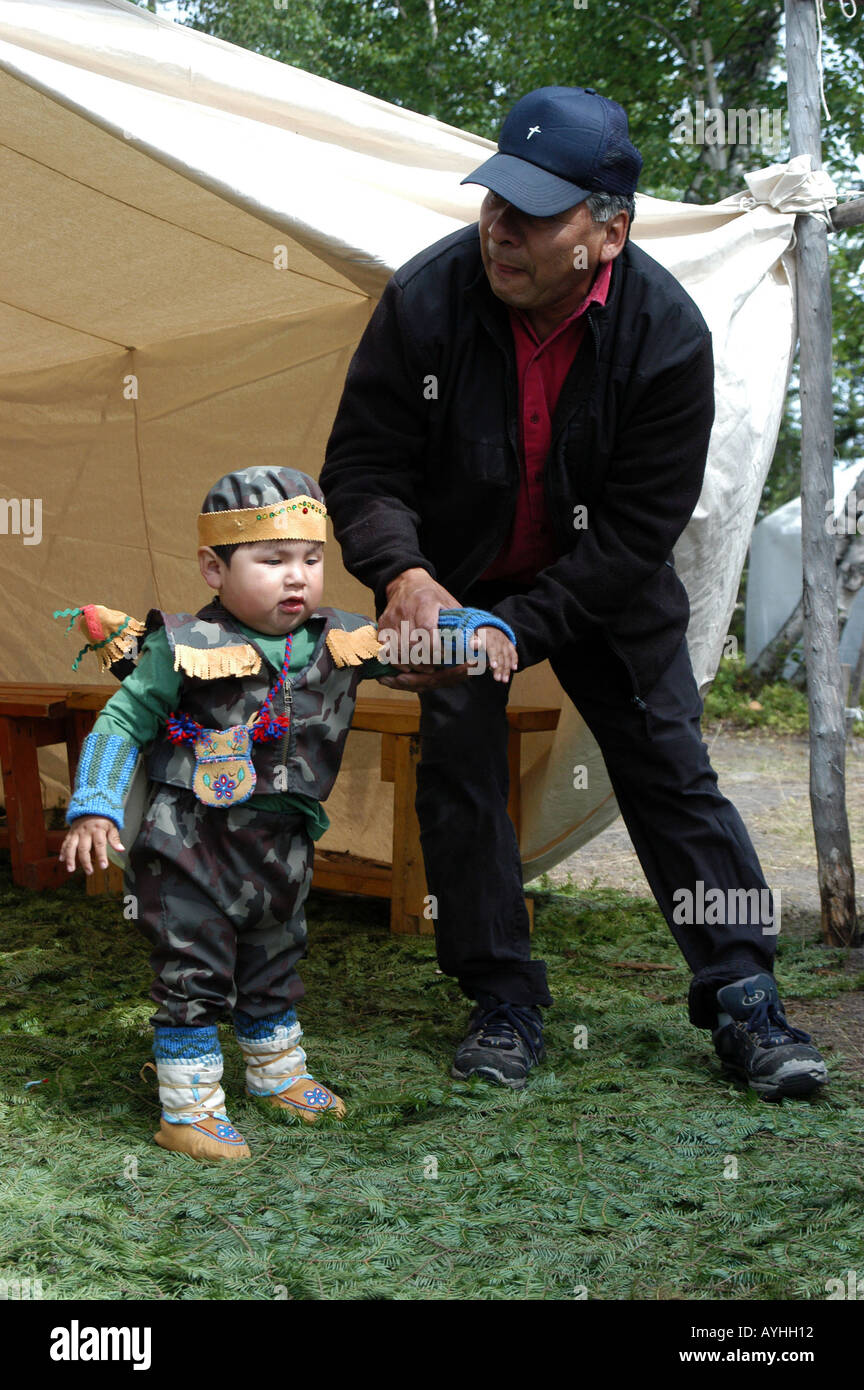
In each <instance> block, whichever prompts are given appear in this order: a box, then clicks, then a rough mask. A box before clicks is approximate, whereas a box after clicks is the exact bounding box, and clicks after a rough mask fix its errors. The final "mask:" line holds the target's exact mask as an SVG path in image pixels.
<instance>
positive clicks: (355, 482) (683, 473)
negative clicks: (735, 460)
mask: <svg viewBox="0 0 864 1390" xmlns="http://www.w3.org/2000/svg"><path fill="white" fill-rule="evenodd" d="M586 318H587V320H588V324H589V327H588V328H587V329H586V332H585V336H584V339H583V342H582V346H581V348H580V350H579V352H578V354H577V356H576V359H575V361H574V363H573V366H572V368H571V370H570V372H569V374H568V376H567V379H566V381H565V383H564V386H563V388H562V391H561V395H560V398H559V400H558V405H557V408H556V410H555V413H554V417H553V422H552V443H551V447H550V451H549V455H548V457H547V461H546V469H545V487H546V495H547V500H548V503H549V510H550V513H551V516H552V518H553V521H554V525H555V528H556V535H557V539H558V541H559V543H560V546H561V550H562V552H563V553H562V555H561V558H560V559H558V560H557V561H556V562H555V563H554V564H552V565H550V566H549V567H548V568H547V569H545V570H543V571H542V572H541V573H540V574H539V575H538V576H537V578H536V579H535V580H534V581H533V582H532V583H531V584H530V587H528V586H526V587H525V588H524V591H523V592H519V593H514V594H512V595H511V596H508V597H506V598H504V599H502V600H501V601H500V602H499V603H497V604H496V605H495V612H496V613H497V614H498V615H499V617H502V618H504V619H505V620H506V621H507V622H508V623H509V624H510V625H511V627H512V628H513V629H514V631H515V633H516V638H517V644H518V652H519V658H520V666H531V665H533V664H534V663H535V662H538V661H542V660H543V659H544V658H546V657H548V656H549V655H551V654H552V653H554V652H556V651H558V650H560V648H561V647H563V646H564V645H565V644H568V643H572V642H575V641H578V640H579V639H581V638H584V637H586V636H587V635H589V634H591V633H592V632H596V631H597V630H598V629H600V630H602V632H603V634H604V636H605V638H606V639H607V640H608V641H609V642H610V643H611V645H612V647H613V649H614V650H615V651H616V652H617V653H618V655H619V656H620V657H622V659H623V660H624V661H625V663H626V665H627V667H628V669H629V672H630V677H631V681H632V683H633V689H634V694H635V695H636V696H637V697H638V696H639V693H640V691H642V692H644V691H647V690H649V689H650V687H651V686H652V685H653V684H654V682H655V681H656V680H657V678H658V677H659V675H660V674H661V672H662V671H663V669H664V668H665V666H666V664H667V663H668V661H669V659H670V658H671V656H672V655H673V653H674V652H675V651H676V649H677V647H678V645H679V644H680V641H681V638H682V637H683V635H684V633H685V631H686V627H687V620H688V617H689V612H690V608H689V603H688V600H687V595H686V592H685V590H684V586H683V585H682V583H681V581H680V580H679V578H678V576H677V575H676V573H675V570H674V567H673V564H672V559H671V554H672V547H673V546H674V544H675V542H676V541H677V539H678V537H679V536H680V534H681V532H682V531H683V529H684V527H685V526H686V524H687V522H688V521H689V519H690V516H691V514H692V512H693V509H694V507H695V505H696V502H697V500H698V498H699V493H700V491H701V488H702V478H703V474H704V471H705V458H706V453H707V449H708V436H709V434H710V431H711V424H712V421H713V418H714V392H713V384H714V364H713V357H712V352H711V335H710V333H709V331H708V327H707V325H706V324H705V321H704V320H703V318H702V315H701V314H700V313H699V310H698V309H697V308H696V305H695V304H694V303H693V300H692V299H691V298H690V296H689V295H688V294H687V293H686V291H685V290H683V289H682V287H681V286H680V285H679V284H678V282H677V280H676V279H675V278H674V276H672V275H670V274H669V272H668V271H667V270H664V268H663V267H662V266H661V265H659V264H658V263H657V261H655V260H653V259H652V257H651V256H648V255H646V253H645V252H644V251H642V250H640V248H639V247H637V246H634V245H633V243H632V242H628V243H627V244H626V245H625V247H624V249H623V251H622V252H621V253H620V255H619V256H618V257H617V258H616V260H615V261H614V262H613V264H612V278H611V282H610V286H609V293H608V296H607V300H606V303H605V305H600V304H597V303H592V304H591V305H590V306H589V307H588V309H587V310H586ZM518 405H519V402H518V389H517V381H516V357H515V350H514V346H513V338H512V332H511V329H510V322H509V318H508V313H507V309H506V306H505V305H504V304H503V303H502V302H501V301H500V300H499V299H498V298H497V297H496V296H495V295H494V294H493V293H492V290H491V289H490V287H489V282H488V279H487V277H486V273H485V270H484V269H483V263H482V261H481V258H480V243H479V237H478V231H477V226H476V224H475V225H473V226H471V227H466V228H465V229H463V230H460V231H458V232H456V233H454V234H453V235H451V236H448V237H445V238H444V239H443V240H442V241H439V242H436V244H435V245H434V246H430V247H428V248H427V249H426V250H425V251H423V252H421V253H420V255H418V256H415V257H414V258H413V260H410V261H408V263H407V264H406V265H404V266H403V267H402V268H401V270H398V271H397V272H396V274H395V275H394V276H392V278H391V279H390V281H389V282H388V284H387V287H386V289H385V291H384V294H383V296H382V298H381V301H380V303H379V304H378V306H377V308H376V310H375V312H374V314H373V316H372V318H371V320H370V322H369V324H368V326H367V328H366V331H365V333H364V335H363V338H362V339H361V341H360V344H359V346H358V348H357V351H356V352H355V354H354V357H353V359H352V362H351V365H350V367H349V369H348V375H347V378H346V382H345V389H344V392H343V395H342V400H341V403H340V406H339V410H338V413H337V416H336V421H335V423H334V426H333V430H332V433H331V435H330V439H329V442H328V446H327V458H326V462H325V465H324V469H323V471H322V473H321V480H320V481H321V486H322V488H323V489H324V493H325V496H326V498H327V506H328V509H329V511H330V514H331V516H332V518H333V525H334V529H335V534H336V539H337V540H338V542H339V543H340V545H341V546H342V550H343V556H344V561H345V565H346V567H347V568H348V570H349V571H350V573H351V574H353V575H355V576H356V577H357V578H358V579H360V580H362V581H363V583H364V584H367V585H368V586H369V587H370V588H371V589H373V590H374V592H375V601H376V605H377V609H378V612H379V614H380V612H381V611H382V609H383V608H384V607H385V606H386V602H387V598H386V592H385V589H386V585H387V584H388V583H389V582H390V580H392V579H394V578H395V577H396V575H398V574H400V573H401V572H402V571H403V570H405V569H411V568H414V567H421V568H423V569H426V570H428V571H429V573H430V574H432V575H433V576H434V577H435V578H436V579H438V581H439V582H440V583H441V584H443V585H444V587H445V588H447V589H449V590H450V592H451V593H453V594H454V595H455V596H456V597H457V598H458V599H460V601H461V599H462V595H463V594H464V592H465V591H466V590H467V589H468V588H469V587H470V585H471V584H472V583H473V582H474V581H475V580H476V579H477V578H478V577H479V576H480V575H481V574H482V573H483V571H484V570H485V569H486V567H487V566H488V565H489V563H490V562H491V560H492V559H493V557H494V556H495V555H496V554H497V553H498V551H499V549H500V548H501V545H502V543H503V542H504V540H505V538H506V537H507V535H508V534H509V530H510V526H511V523H512V520H513V514H514V510H515V505H516V498H517V493H518V487H519V455H518V428H519V424H518ZM577 507H585V508H587V517H586V516H585V515H584V514H582V513H578V512H576V511H575V508H577ZM574 521H575V522H576V523H577V524H576V525H574ZM583 521H584V522H585V525H584V529H583V528H582V527H581V525H580V524H579V523H581V522H583Z"/></svg>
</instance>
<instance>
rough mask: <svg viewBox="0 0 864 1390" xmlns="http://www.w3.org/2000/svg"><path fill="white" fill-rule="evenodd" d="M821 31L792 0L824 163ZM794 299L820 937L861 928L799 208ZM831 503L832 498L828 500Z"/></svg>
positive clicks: (802, 116)
mask: <svg viewBox="0 0 864 1390" xmlns="http://www.w3.org/2000/svg"><path fill="white" fill-rule="evenodd" d="M817 53H818V34H817V24H816V6H815V3H814V0H786V66H787V74H788V107H789V133H790V150H791V154H792V157H793V158H794V156H795V155H798V154H809V155H810V156H811V159H812V167H813V168H814V169H821V167H822V143H821V141H822V135H821V109H820V92H819V70H818V66H817ZM795 232H796V235H797V248H796V262H797V276H796V279H797V285H798V288H797V304H798V336H799V344H800V379H801V541H802V550H803V560H804V653H805V659H806V662H807V697H808V704H809V710H810V808H811V812H812V816H813V829H814V833H815V839H816V855H817V861H818V872H819V895H820V898H821V900H822V936H823V938H824V940H825V941H826V942H828V943H830V944H831V945H843V946H845V945H849V944H851V943H852V941H853V940H854V939H855V937H856V916H855V875H854V870H853V867H852V846H851V843H850V839H849V822H848V819H847V816H846V736H845V733H846V731H845V719H844V702H843V685H842V679H841V673H840V662H839V660H838V655H837V646H838V623H837V570H836V564H835V558H834V537H833V535H832V534H831V532H830V529H829V528H828V526H826V518H827V517H830V516H831V514H832V510H831V509H832V508H833V501H834V467H833V465H834V408H833V398H832V379H831V358H832V338H831V283H830V279H829V273H828V237H827V228H826V227H825V226H824V224H823V223H822V222H820V221H819V220H818V219H817V218H815V217H811V216H809V215H808V214H806V213H799V215H798V217H797V218H796V219H795ZM829 504H830V506H829Z"/></svg>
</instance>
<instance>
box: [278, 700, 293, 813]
mask: <svg viewBox="0 0 864 1390" xmlns="http://www.w3.org/2000/svg"><path fill="white" fill-rule="evenodd" d="M292 698H293V696H292V690H291V682H290V680H288V678H287V677H286V679H285V684H284V686H283V687H282V705H283V712H284V713H285V714H287V715H288V720H289V723H288V728H287V729H286V730H285V732H284V734H283V735H282V742H281V744H280V747H279V762H280V764H281V765H282V767H284V768H285V776H286V780H287V776H288V742H289V740H290V738H291V723H292V722H293V718H294V713H293V709H292ZM286 790H287V788H286Z"/></svg>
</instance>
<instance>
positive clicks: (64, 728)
mask: <svg viewBox="0 0 864 1390" xmlns="http://www.w3.org/2000/svg"><path fill="white" fill-rule="evenodd" d="M113 694H114V690H113V689H111V688H106V687H105V686H104V685H77V686H69V685H65V686H63V685H31V686H26V685H18V684H16V685H9V684H6V685H2V684H0V767H2V773H3V786H4V792H5V799H6V813H7V825H8V828H7V829H6V830H5V831H4V830H2V829H0V847H8V848H9V850H10V851H11V856H12V874H13V878H14V880H15V882H16V883H18V884H20V885H21V886H23V887H26V888H33V889H41V888H51V887H56V886H57V885H58V884H60V883H65V882H66V881H67V879H68V877H69V875H68V872H67V870H66V868H65V867H64V865H62V864H61V863H60V861H59V859H58V858H57V853H58V851H59V848H60V844H61V842H62V840H63V837H64V835H65V831H62V830H59V831H58V830H54V831H46V829H45V818H44V811H43V807H42V791H41V784H40V781H39V769H38V764H37V749H39V748H42V747H45V746H46V745H48V744H57V743H65V744H66V753H67V759H68V763H69V780H70V786H71V785H72V783H73V780H74V776H75V768H76V767H77V764H78V758H79V756H80V751H81V744H82V742H83V740H84V738H85V736H86V735H87V733H88V732H89V731H90V729H91V728H92V726H93V722H94V720H95V718H96V715H97V714H98V712H99V711H100V710H101V709H102V707H103V705H104V704H105V703H106V701H107V700H108V699H110V697H111V695H113ZM559 717H560V710H557V709H551V708H547V707H543V706H533V705H510V706H509V707H508V710H507V718H508V723H509V742H508V761H509V765H510V799H509V803H508V810H509V812H510V816H511V819H512V820H513V824H514V825H515V827H516V833H517V835H519V833H520V830H521V821H522V813H521V781H520V766H521V744H522V736H523V734H529V733H534V732H541V731H549V730H552V729H555V728H556V727H557V725H558V720H559ZM358 733H377V734H381V736H382V738H381V780H382V781H383V782H391V783H392V784H393V852H392V861H391V863H389V864H388V863H384V862H382V861H379V860H371V859H362V858H359V857H358V856H356V855H353V854H350V853H347V852H346V853H336V852H334V851H332V850H330V851H328V850H323V849H318V850H316V853H315V872H314V877H313V880H312V883H313V886H314V887H316V888H320V889H324V890H325V891H330V892H339V893H359V894H362V895H364V896H366V897H376V898H389V899H390V929H391V931H393V932H399V933H414V934H422V935H431V934H432V933H433V932H434V930H435V926H434V921H433V918H432V909H431V907H429V906H427V902H426V900H427V897H428V892H427V886H426V876H425V872H424V868H423V857H422V854H421V850H420V828H419V825H418V823H417V813H416V811H415V809H414V793H415V788H416V777H417V764H418V762H419V760H420V737H419V735H420V701H419V699H418V698H417V697H416V696H413V695H412V696H411V697H410V698H409V699H404V700H399V701H396V700H387V699H383V698H381V697H378V698H375V697H369V698H361V699H359V700H358V701H357V706H356V709H355V713H354V720H353V723H352V726H351V735H349V737H353V736H354V735H356V734H358ZM52 852H53V853H52ZM122 888H123V876H122V873H121V871H120V870H119V869H118V868H116V866H114V865H111V866H110V867H109V868H108V869H107V870H102V869H99V868H96V869H94V872H93V873H92V874H91V875H89V876H88V878H87V891H88V893H103V892H106V891H108V892H121V891H122ZM528 908H529V913H530V914H531V915H532V917H533V911H532V909H533V903H532V902H531V901H530V900H528Z"/></svg>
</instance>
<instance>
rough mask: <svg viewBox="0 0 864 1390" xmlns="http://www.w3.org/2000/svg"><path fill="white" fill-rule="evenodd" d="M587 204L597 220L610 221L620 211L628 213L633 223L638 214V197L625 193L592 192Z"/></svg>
mask: <svg viewBox="0 0 864 1390" xmlns="http://www.w3.org/2000/svg"><path fill="white" fill-rule="evenodd" d="M585 206H586V208H587V209H588V211H589V212H590V213H591V217H592V219H593V221H595V222H608V221H609V220H610V218H612V217H614V216H615V214H616V213H618V212H626V213H628V214H629V216H630V222H631V223H632V221H633V219H634V218H635V216H636V199H635V198H634V197H632V196H631V197H627V196H626V195H625V194H623V193H591V194H589V196H588V197H587V198H586V199H585ZM628 232H629V226H628Z"/></svg>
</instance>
